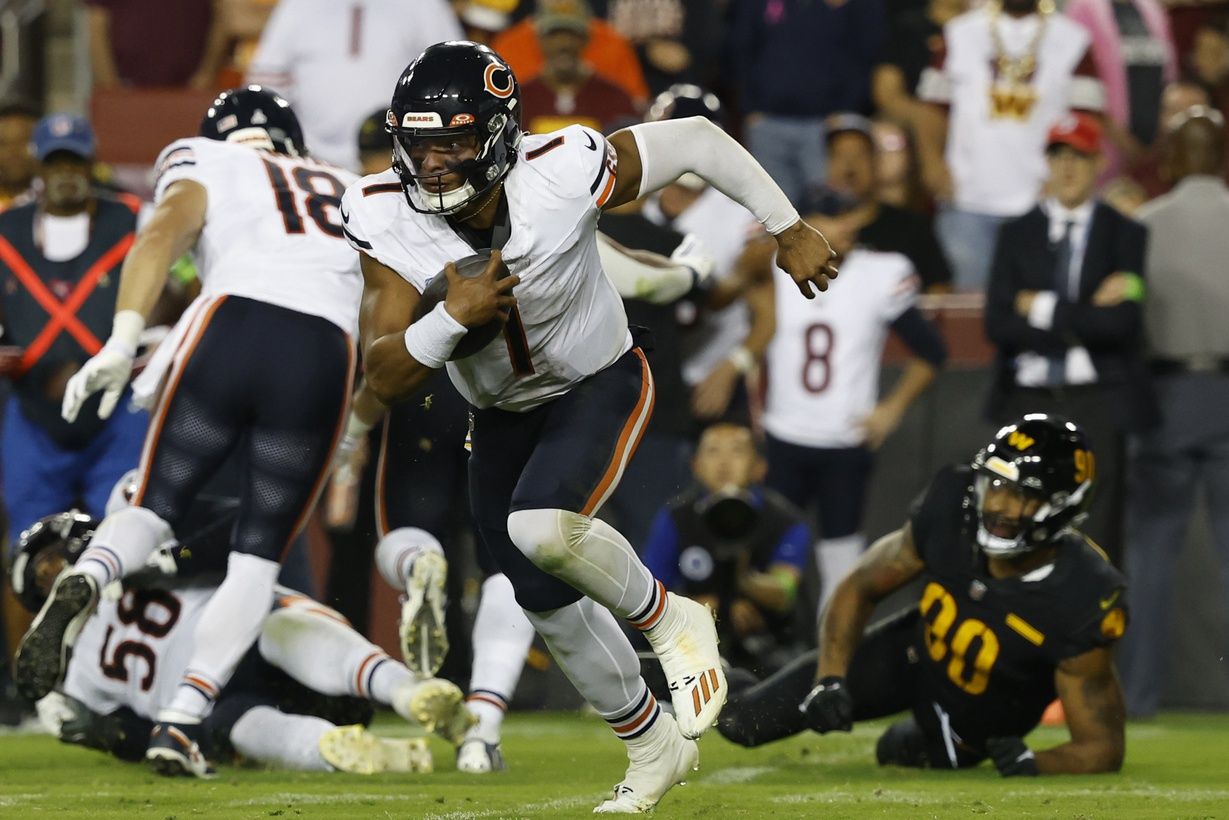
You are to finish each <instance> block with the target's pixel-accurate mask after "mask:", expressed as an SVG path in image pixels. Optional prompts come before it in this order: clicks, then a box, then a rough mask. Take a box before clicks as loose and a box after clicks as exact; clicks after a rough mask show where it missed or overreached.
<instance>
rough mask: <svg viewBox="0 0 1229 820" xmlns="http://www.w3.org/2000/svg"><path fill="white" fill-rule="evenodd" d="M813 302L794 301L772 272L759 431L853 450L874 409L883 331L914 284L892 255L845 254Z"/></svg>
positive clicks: (905, 265)
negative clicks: (772, 327) (772, 310)
mask: <svg viewBox="0 0 1229 820" xmlns="http://www.w3.org/2000/svg"><path fill="white" fill-rule="evenodd" d="M840 267H841V275H840V277H839V278H838V279H834V280H832V282H831V284H830V285H829V286H828V290H827V292H826V293H823V294H821V295H820V296H819V298H817V299H799V298H798V294H797V292H796V290H797V288H796V286H795V285H794V282H793V280H791V279H790V277H789V275H788V274H786V273H785V272H784V271H782V270H781V269H780V268H775V269H774V276H775V285H776V316H777V329H776V333H775V335H774V336H773V339H772V342H771V344H769V346H768V351H767V354H766V355H767V363H768V395H767V399H766V402H765V412H764V428H765V429H766V430H767V431H768V432H769V433H770V434H771V435H772V436H773V437H774V438H777V439H779V440H781V441H784V442H787V443H789V444H796V445H799V446H802V447H856V446H858V445H859V444H861V443H862V438H863V435H862V431H861V429H860V427H859V422H860V421H861V419H862V418H863V417H865V416H866V415H867V414H868V413H870V412H871V410H872V409H873V408H874V406H875V402H876V400H877V398H878V392H879V362H880V359H882V358H883V345H884V342H885V341H886V338H887V332H888V326H889V325H890V324H891V323H892V322H894V321H895V320H896V319H897V317H899V316H900V315H901V314H902V313H904V312H905V311H906V310H907V309H909V308H910V307H912V306H913V305H915V304H916V303H917V293H918V284H919V280H918V277H917V275H916V274H915V273H914V271H913V266H912V264H911V263H910V262H909V260H908V259H907V258H905V257H904V256H902V255H900V254H898V253H879V252H874V251H866V250H860V249H858V250H854V251H852V252H850V253H849V254H848V255H847V256H846V257H845V259H844V260H843V261H842V263H841V266H840Z"/></svg>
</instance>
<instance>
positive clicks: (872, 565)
mask: <svg viewBox="0 0 1229 820" xmlns="http://www.w3.org/2000/svg"><path fill="white" fill-rule="evenodd" d="M922 566H923V564H922V559H921V558H919V557H918V554H917V549H916V548H915V547H914V545H913V527H912V525H911V524H908V523H906V524H905V526H903V527H901V528H900V529H899V530H897V531H896V532H893V533H890V534H888V535H885V536H884V537H883V538H880V539H879V540H878V541H876V542H875V543H874V544H873V545H872V546H871V548H870V549H869V550H867V551H866V554H865V555H863V556H862V560H861V561H859V562H858V565H857V566H856V567H855V568H854V570H853V572H851V573H850V574H849V575H848V576H847V577H846V578H845V580H844V581H842V582H841V583H840V584H838V585H837V588H836V591H835V592H833V594H832V600H831V601H829V602H828V608H827V609H825V610H824V615H823V621H822V623H821V624H820V629H819V671H818V674H817V676H816V677H817V678H818V682H817V683H816V685H815V688H814V689H812V690H811V691H810V693H809V694H808V695H807V696H806V698H805V699H804V700H803V701H802V703H800V704H799V705H798V710H799V711H800V712H802V714H803V719H804V721H805V722H806V725H807V726H809V727H810V728H812V729H814V730H815V731H817V732H819V733H820V734H823V733H825V732H832V731H838V732H848V731H850V730H851V729H852V728H853V711H854V703H853V695H852V694H851V693H850V691H849V689H848V687H847V686H846V684H845V675H846V674H847V672H848V670H849V663H850V661H851V660H852V659H853V654H854V650H855V649H857V646H858V642H859V641H861V640H862V632H863V631H864V630H865V629H866V622H867V621H868V620H870V617H871V612H872V611H873V610H874V608H875V604H876V603H877V602H878V601H880V600H882V599H883V598H884V597H885V596H886V595H887V594H888V593H890V592H892V591H893V590H895V589H899V588H900V587H902V586H904V584H905V583H906V582H908V580H909V579H910V578H912V577H913V576H915V575H917V574H918V573H919V572H921V570H922Z"/></svg>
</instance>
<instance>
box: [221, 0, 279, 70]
mask: <svg viewBox="0 0 1229 820" xmlns="http://www.w3.org/2000/svg"><path fill="white" fill-rule="evenodd" d="M277 3H278V0H220V5H219V6H218V13H219V14H220V15H221V17H222V27H223V29H224V31H225V36H226V47H227V60H226V61H225V64H224V65H223V66H222V70H221V72H220V73H219V74H218V78H217V85H218V87H219V88H231V87H233V86H236V85H238V84H239V83H241V82H242V81H243V78H244V76H245V75H246V74H247V72H248V66H249V65H251V63H252V57H253V56H254V55H255V54H256V47H257V46H258V45H259V44H260V34H261V32H263V31H264V29H265V24H266V23H268V22H269V16H270V15H272V14H273V9H274V8H275V7H276V6H277Z"/></svg>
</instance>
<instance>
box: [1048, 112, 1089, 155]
mask: <svg viewBox="0 0 1229 820" xmlns="http://www.w3.org/2000/svg"><path fill="white" fill-rule="evenodd" d="M1056 145H1066V146H1068V147H1070V148H1074V149H1075V150H1076V151H1079V152H1080V153H1081V154H1099V153H1101V123H1099V122H1097V119H1096V118H1095V117H1093V116H1092V115H1090V114H1083V113H1080V112H1076V111H1073V112H1071V113H1070V114H1067V115H1066V116H1065V117H1063V118H1062V119H1061V120H1059V121H1058V122H1056V123H1054V127H1052V128H1051V129H1050V136H1049V137H1047V138H1046V150H1047V151H1048V150H1050V149H1051V148H1053V147H1054V146H1056Z"/></svg>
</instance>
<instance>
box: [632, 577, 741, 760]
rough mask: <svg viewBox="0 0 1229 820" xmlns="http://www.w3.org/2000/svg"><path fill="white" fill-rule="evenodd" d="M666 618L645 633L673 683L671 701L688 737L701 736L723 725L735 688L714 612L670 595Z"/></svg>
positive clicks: (693, 602) (688, 599) (683, 731)
mask: <svg viewBox="0 0 1229 820" xmlns="http://www.w3.org/2000/svg"><path fill="white" fill-rule="evenodd" d="M667 596H668V604H667V609H666V614H665V617H663V618H662V622H661V623H660V624H658V625H657V626H655V627H653V628H652V629H650V630H649V631H648V632H646V633H645V637H646V638H648V641H649V645H650V646H652V647H653V651H654V652H656V653H657V659H658V660H659V661H661V667H662V671H663V672H665V674H666V680H667V681H668V682H669V684H670V702H671V704H672V705H673V706H674V717H675V719H676V720H677V721H678V728H679V731H680V732H682V733H683V736H684V737H689V738H697V737H699V736H700V735H702V734H704V732H705V730H707V729H708V728H709V727H710V726H712V725H713V724H714V723H716V722H717V717H718V716H719V715H720V714H721V707H722V706H725V699H726V695H727V694H728V693H729V688H728V687H727V685H726V680H725V672H723V671H722V669H721V655H720V654H718V652H717V627H716V625H715V624H714V623H713V612H712V610H711V609H709V608H708V607H706V606H704V605H703V604H700V603H697V602H696V601H693V600H691V599H690V598H684V597H683V596H682V595H675V594H674V593H673V592H669V593H667Z"/></svg>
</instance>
